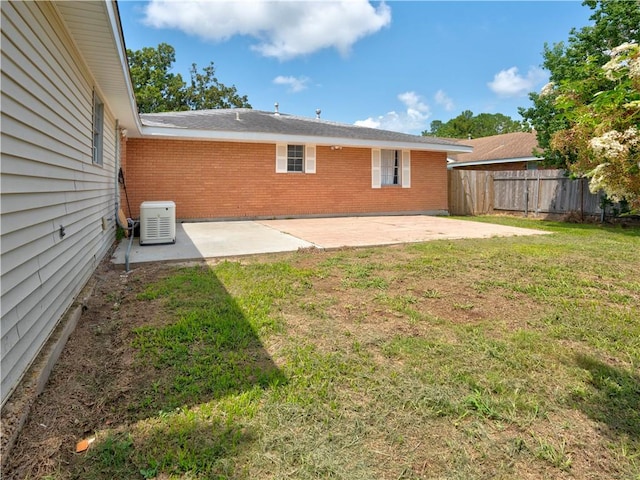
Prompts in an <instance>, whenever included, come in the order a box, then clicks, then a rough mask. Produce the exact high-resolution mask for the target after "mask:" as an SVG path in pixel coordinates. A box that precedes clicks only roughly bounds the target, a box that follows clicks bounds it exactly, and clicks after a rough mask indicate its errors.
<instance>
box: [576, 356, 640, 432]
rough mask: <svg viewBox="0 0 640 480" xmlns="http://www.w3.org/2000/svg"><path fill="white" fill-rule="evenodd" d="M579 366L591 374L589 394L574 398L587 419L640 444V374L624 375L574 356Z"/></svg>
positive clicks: (608, 366)
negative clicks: (590, 393) (591, 392)
mask: <svg viewBox="0 0 640 480" xmlns="http://www.w3.org/2000/svg"><path fill="white" fill-rule="evenodd" d="M576 364H577V365H578V367H580V368H582V369H584V370H586V371H588V372H589V373H590V375H591V378H590V383H591V385H592V386H593V387H594V393H593V394H592V395H586V396H583V395H580V396H577V395H575V398H574V399H575V400H576V402H577V404H578V406H579V408H581V409H582V411H583V412H585V413H586V414H587V415H588V416H589V417H591V418H592V419H593V420H596V421H598V422H602V423H605V424H606V425H607V426H608V427H609V430H610V432H611V434H613V435H615V436H621V435H627V436H628V437H629V438H630V439H631V440H632V441H634V442H640V375H637V374H634V373H630V372H626V371H624V370H623V369H620V368H615V367H612V366H610V365H607V364H605V363H602V362H600V361H598V360H596V359H594V358H592V357H589V356H586V355H577V356H576Z"/></svg>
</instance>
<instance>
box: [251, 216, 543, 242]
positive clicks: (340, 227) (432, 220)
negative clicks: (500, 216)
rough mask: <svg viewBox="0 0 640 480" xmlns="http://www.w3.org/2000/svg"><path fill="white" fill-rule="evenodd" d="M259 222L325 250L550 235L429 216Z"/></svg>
mask: <svg viewBox="0 0 640 480" xmlns="http://www.w3.org/2000/svg"><path fill="white" fill-rule="evenodd" d="M259 223H261V224H262V225H266V226H268V227H271V228H275V229H277V230H280V231H282V232H285V233H288V234H289V235H293V236H294V237H298V238H303V239H305V240H306V241H308V242H311V243H313V244H315V245H317V246H319V247H322V248H338V247H343V246H350V247H364V246H372V245H393V244H396V243H411V242H426V241H429V240H442V239H460V238H490V237H507V236H514V235H537V234H544V233H548V232H542V231H539V230H531V229H528V228H518V227H508V226H503V225H495V224H490V223H480V222H473V221H467V220H455V219H452V218H447V217H431V216H426V215H410V216H393V217H388V216H387V217H339V218H312V219H293V220H266V221H260V222H259Z"/></svg>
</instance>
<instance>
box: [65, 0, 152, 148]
mask: <svg viewBox="0 0 640 480" xmlns="http://www.w3.org/2000/svg"><path fill="white" fill-rule="evenodd" d="M55 5H56V7H57V10H58V12H59V14H60V16H61V17H62V18H63V20H64V22H65V24H66V26H67V28H68V30H69V32H70V34H71V37H72V39H73V42H74V44H75V46H76V48H77V49H78V51H79V52H80V55H81V56H82V58H83V59H84V61H85V63H86V64H87V66H88V67H89V70H90V72H91V75H92V76H93V79H94V81H95V82H96V86H97V87H98V89H99V91H100V93H101V94H102V95H103V96H104V100H105V102H106V103H107V105H108V108H109V109H110V110H111V112H112V113H113V114H114V116H115V117H116V119H117V120H118V122H119V125H120V127H121V128H126V129H127V130H128V131H129V132H130V133H129V135H130V136H137V135H139V134H140V131H141V129H142V122H141V120H140V116H139V115H138V108H137V104H136V100H135V94H134V91H133V84H132V83H131V77H130V74H129V63H128V60H127V53H126V47H125V43H124V36H123V34H122V27H121V23H120V14H119V12H118V6H117V3H116V2H115V1H114V0H103V1H102V2H84V3H83V8H82V9H78V8H76V7H77V5H76V4H74V2H56V3H55ZM83 16H88V17H87V18H91V19H92V20H94V21H95V20H98V23H97V24H96V25H100V27H99V28H92V27H91V23H87V22H83V21H82V20H83Z"/></svg>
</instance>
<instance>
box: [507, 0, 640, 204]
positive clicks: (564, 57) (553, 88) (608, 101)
mask: <svg viewBox="0 0 640 480" xmlns="http://www.w3.org/2000/svg"><path fill="white" fill-rule="evenodd" d="M583 5H586V6H588V7H589V8H591V9H592V10H594V13H593V15H592V16H591V17H590V19H591V20H592V21H593V24H592V25H589V26H586V27H583V28H582V29H580V30H576V29H572V30H571V32H570V35H569V41H568V43H567V45H565V44H564V43H562V42H560V43H558V44H554V45H553V46H552V47H549V46H547V45H545V47H544V63H543V66H544V67H545V68H546V69H547V70H548V71H549V72H550V83H549V84H547V85H546V86H545V87H544V88H543V89H542V90H541V91H540V93H536V92H534V93H531V94H530V95H529V98H530V99H531V101H532V103H533V106H532V107H530V108H527V109H525V108H521V109H519V111H520V114H521V115H522V116H523V118H524V119H525V121H528V122H529V123H530V124H531V125H532V126H533V128H534V129H535V130H536V132H537V136H538V144H539V145H540V147H541V148H542V150H543V152H541V154H542V155H543V156H544V158H545V161H546V162H547V164H548V165H553V166H556V167H559V168H566V169H568V170H569V171H570V172H571V173H572V174H574V175H576V176H579V177H583V176H586V177H588V178H589V179H590V186H591V189H592V190H594V191H598V190H604V192H605V193H606V194H607V195H608V196H609V197H610V198H611V199H614V200H621V199H623V198H624V199H625V200H627V201H628V202H629V203H630V204H631V205H632V206H633V207H635V208H638V209H640V164H639V162H640V159H639V158H638V155H639V152H638V150H639V141H640V139H639V138H638V135H639V132H638V129H639V125H640V78H639V73H640V72H639V70H640V59H639V55H640V50H639V48H640V47H638V45H639V44H640V28H638V26H639V25H640V1H630V2H627V1H616V0H585V1H584V2H583Z"/></svg>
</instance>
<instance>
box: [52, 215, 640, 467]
mask: <svg viewBox="0 0 640 480" xmlns="http://www.w3.org/2000/svg"><path fill="white" fill-rule="evenodd" d="M475 220H480V221H488V222H499V223H504V224H509V225H515V226H522V227H535V228H541V229H545V230H548V231H550V232H553V235H546V236H532V237H513V238H493V239H486V240H460V241H436V242H428V243H421V244H412V245H406V246H395V247H387V248H372V249H362V250H359V249H356V250H340V251H334V252H299V253H295V254H282V255H273V256H265V257H261V258H254V259H245V260H243V262H242V263H241V262H223V263H220V264H217V265H215V266H212V267H203V266H197V267H188V268H186V267H182V268H179V269H176V270H174V271H173V273H171V275H169V276H167V277H166V278H161V279H158V281H157V282H155V283H153V284H151V285H147V286H145V287H144V289H143V290H142V291H141V292H140V293H139V294H138V297H137V298H138V300H137V301H138V302H142V303H145V302H146V304H148V308H149V309H150V310H152V309H157V314H156V315H155V317H152V318H154V320H150V321H149V322H147V324H145V325H142V326H138V327H136V329H135V330H134V331H133V332H132V335H133V341H132V349H133V351H134V354H135V355H136V358H137V360H136V362H137V368H138V369H139V372H140V375H139V378H140V385H139V386H138V387H139V388H138V389H137V390H136V391H135V392H132V393H131V394H130V395H129V396H128V397H127V398H126V399H125V400H124V401H125V403H126V406H127V411H128V415H130V417H129V418H131V420H130V421H127V422H123V423H122V424H121V425H117V426H106V425H105V427H104V429H101V430H100V431H98V432H96V434H97V441H96V443H95V446H93V447H92V448H91V449H90V450H89V451H88V452H87V454H86V455H85V456H82V457H77V458H76V461H75V462H74V463H73V464H72V465H71V466H70V467H69V468H68V471H67V472H63V473H61V474H60V477H59V478H64V477H66V476H69V477H75V476H81V477H82V478H87V479H90V478H93V479H107V478H189V479H191V478H220V479H222V478H238V479H243V478H247V479H249V478H273V479H280V478H282V479H284V478H299V479H316V478H348V479H371V478H376V479H386V478H389V479H400V478H407V479H408V478H413V479H417V478H448V479H473V478H524V477H527V478H603V479H604V478H620V479H623V478H624V479H638V478H640V374H639V373H638V372H639V371H640V314H639V307H638V306H639V305H640V230H639V229H621V228H605V227H600V226H591V225H569V224H562V223H555V222H547V221H532V220H524V219H513V218H495V217H490V218H479V219H475ZM154 311H155V310H154Z"/></svg>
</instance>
